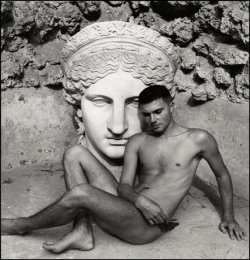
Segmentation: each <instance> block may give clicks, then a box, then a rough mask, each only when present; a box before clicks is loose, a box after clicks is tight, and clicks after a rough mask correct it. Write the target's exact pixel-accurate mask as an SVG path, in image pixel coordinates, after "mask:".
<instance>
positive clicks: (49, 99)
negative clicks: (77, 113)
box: [1, 88, 77, 169]
mask: <svg viewBox="0 0 250 260" xmlns="http://www.w3.org/2000/svg"><path fill="white" fill-rule="evenodd" d="M1 105H2V109H1V125H2V127H1V165H2V169H11V168H15V167H17V166H22V165H27V164H37V163H41V162H47V163H49V162H58V161H61V159H62V156H63V150H64V149H65V148H66V147H67V146H69V145H70V144H72V143H74V142H75V140H77V134H76V130H75V127H74V123H73V110H72V107H71V106H70V105H69V104H67V103H66V102H65V100H64V97H63V95H62V92H61V91H55V90H52V89H49V88H40V89H35V88H31V89H27V88H23V89H8V90H6V91H4V92H3V93H2V97H1Z"/></svg>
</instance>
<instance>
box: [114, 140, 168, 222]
mask: <svg viewBox="0 0 250 260" xmlns="http://www.w3.org/2000/svg"><path fill="white" fill-rule="evenodd" d="M139 143H140V137H139V136H137V135H136V136H133V137H131V138H130V139H129V141H128V143H127V145H126V149H125V155H124V165H123V169H122V175H121V179H120V182H119V185H118V196H119V197H121V198H123V199H125V200H127V201H129V202H130V203H132V204H133V205H134V206H135V207H136V208H138V209H139V210H140V211H141V213H142V215H143V216H144V217H145V218H146V220H147V221H148V222H149V223H150V224H151V225H155V224H160V223H163V222H164V221H165V220H166V215H165V213H164V212H163V210H162V209H161V207H160V206H159V205H158V204H157V203H155V202H154V201H152V200H150V199H149V198H147V197H145V196H143V195H140V194H139V193H137V192H135V190H134V188H133V186H134V181H135V176H136V169H137V161H138V150H139Z"/></svg>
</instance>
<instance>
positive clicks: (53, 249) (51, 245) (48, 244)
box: [43, 242, 60, 253]
mask: <svg viewBox="0 0 250 260" xmlns="http://www.w3.org/2000/svg"><path fill="white" fill-rule="evenodd" d="M43 248H44V249H46V250H48V251H51V252H53V253H60V251H59V248H58V247H57V246H56V244H55V243H54V242H45V243H43Z"/></svg>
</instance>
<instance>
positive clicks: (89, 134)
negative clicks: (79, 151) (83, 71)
mask: <svg viewBox="0 0 250 260" xmlns="http://www.w3.org/2000/svg"><path fill="white" fill-rule="evenodd" d="M146 87H147V86H146V85H145V84H144V83H143V82H142V81H141V80H139V79H136V78H134V77H132V76H131V74H129V73H127V72H123V71H118V72H116V73H113V74H109V75H108V76H106V77H105V78H103V79H101V80H99V81H98V82H97V83H95V84H93V85H91V87H89V88H88V89H86V92H85V94H84V96H83V97H82V99H81V109H82V114H83V123H84V126H85V134H86V141H87V147H88V148H89V149H90V151H91V152H93V153H94V154H95V155H96V153H97V154H99V155H101V157H104V158H105V157H108V158H111V159H120V158H122V157H123V155H124V151H125V145H126V143H127V141H128V138H129V137H130V136H132V135H133V134H136V133H139V132H141V127H140V121H139V118H138V96H139V94H140V92H141V91H142V90H143V89H144V88H146Z"/></svg>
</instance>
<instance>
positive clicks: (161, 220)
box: [155, 214, 164, 224]
mask: <svg viewBox="0 0 250 260" xmlns="http://www.w3.org/2000/svg"><path fill="white" fill-rule="evenodd" d="M155 217H156V219H157V220H158V224H159V223H163V222H164V218H163V217H162V216H161V215H160V214H159V215H157V216H155Z"/></svg>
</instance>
